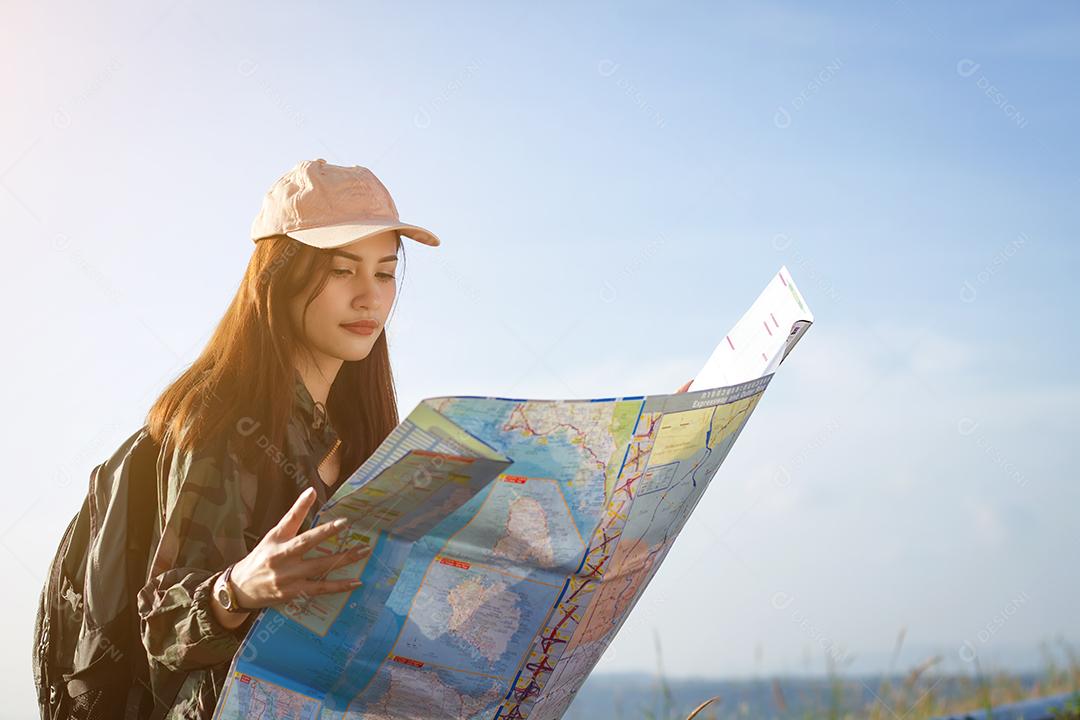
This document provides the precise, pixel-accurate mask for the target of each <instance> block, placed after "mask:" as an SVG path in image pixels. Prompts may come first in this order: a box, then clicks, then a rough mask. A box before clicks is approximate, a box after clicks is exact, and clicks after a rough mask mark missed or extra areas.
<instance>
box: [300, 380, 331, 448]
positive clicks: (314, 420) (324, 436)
mask: <svg viewBox="0 0 1080 720" xmlns="http://www.w3.org/2000/svg"><path fill="white" fill-rule="evenodd" d="M293 402H294V415H295V416H296V418H297V419H298V420H299V422H300V424H301V425H302V426H303V428H304V432H305V434H306V435H307V436H308V437H309V439H310V440H311V443H312V446H313V449H314V451H315V454H316V455H317V456H318V459H319V460H321V459H322V457H323V455H325V454H326V452H327V451H328V450H329V449H330V448H331V447H333V445H334V442H335V441H336V440H337V439H338V434H337V431H336V430H335V429H334V426H333V424H332V423H331V422H330V417H329V415H327V414H326V407H325V406H324V405H323V404H322V403H320V402H316V401H315V399H314V398H312V397H311V393H310V392H308V389H307V385H305V384H304V379H303V377H301V375H300V371H299V370H293Z"/></svg>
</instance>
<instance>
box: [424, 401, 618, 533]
mask: <svg viewBox="0 0 1080 720" xmlns="http://www.w3.org/2000/svg"><path fill="white" fill-rule="evenodd" d="M521 405H522V404H521V403H520V402H516V401H509V400H492V399H454V400H453V401H451V402H449V403H446V404H445V405H443V406H441V407H440V410H439V411H440V412H441V413H442V414H443V415H445V416H446V417H447V418H449V419H450V420H452V421H453V422H455V423H457V424H458V425H459V426H461V427H462V428H463V429H465V430H466V431H468V432H470V433H472V434H473V435H475V436H476V437H478V438H480V439H481V440H483V441H484V442H486V443H487V444H488V445H490V446H492V447H493V448H495V449H496V450H498V451H499V452H501V453H503V454H504V455H506V456H507V457H509V458H511V459H512V460H513V461H514V464H513V465H511V466H510V467H509V468H507V469H506V470H505V472H506V473H507V474H511V475H524V476H526V477H538V478H551V479H554V480H556V481H558V482H559V483H560V485H561V486H562V490H563V492H564V494H565V495H566V497H567V501H568V503H569V508H570V513H571V515H572V517H573V518H574V523H575V524H576V525H577V530H578V534H579V535H581V536H582V537H585V538H588V537H589V536H590V535H591V534H592V532H593V530H594V529H595V527H596V525H597V523H598V522H599V519H600V514H601V512H602V510H603V504H604V499H605V498H604V487H605V482H604V479H605V474H606V469H607V463H608V462H609V461H611V458H609V457H606V456H605V457H600V458H596V457H593V456H592V455H591V454H590V451H589V449H588V448H585V447H584V446H583V445H582V444H580V442H576V441H577V440H580V438H579V437H578V433H576V432H574V430H573V427H572V426H571V425H570V424H569V423H567V424H566V425H564V426H561V429H560V430H558V431H554V432H550V433H548V434H546V435H545V440H546V442H543V443H540V442H537V438H536V436H535V435H533V434H530V433H525V432H522V431H521V430H520V429H516V428H515V429H511V430H507V429H506V426H507V425H508V424H510V423H511V420H512V414H513V413H514V411H515V410H517V409H518V408H519V407H521ZM532 407H535V408H540V407H544V408H546V409H549V410H552V411H554V412H558V411H559V408H560V407H562V408H563V409H565V411H566V412H568V413H569V412H570V410H571V407H570V406H569V405H565V406H559V405H557V404H555V403H552V404H550V405H547V404H545V403H542V402H535V403H532ZM576 407H577V411H578V412H579V413H580V412H581V406H580V405H578V406H576ZM587 407H588V408H589V409H590V410H591V411H592V412H595V413H596V417H597V418H605V419H606V422H605V425H604V427H603V430H604V432H605V433H606V432H608V431H610V416H611V412H612V411H613V409H614V407H615V406H614V403H595V404H592V405H588V406H587ZM567 419H569V416H567ZM609 449H611V448H609ZM615 449H617V450H619V451H620V452H619V453H618V457H619V458H621V457H622V452H621V451H622V448H621V447H620V448H615ZM582 467H592V468H594V471H593V473H592V474H591V475H588V476H586V477H585V478H581V477H579V472H580V469H581V468H582Z"/></svg>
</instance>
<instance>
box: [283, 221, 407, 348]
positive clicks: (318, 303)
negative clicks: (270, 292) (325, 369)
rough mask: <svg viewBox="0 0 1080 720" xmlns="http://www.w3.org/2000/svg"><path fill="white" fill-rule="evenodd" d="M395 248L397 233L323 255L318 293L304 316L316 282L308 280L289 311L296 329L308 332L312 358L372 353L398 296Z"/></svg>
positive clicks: (357, 242) (382, 234)
mask: <svg viewBox="0 0 1080 720" xmlns="http://www.w3.org/2000/svg"><path fill="white" fill-rule="evenodd" d="M397 247H398V239H397V233H396V232H395V231H393V230H387V231H385V232H381V233H378V234H376V235H370V236H368V237H366V238H363V239H362V240H357V241H356V242H354V243H351V244H349V245H345V246H343V247H340V248H336V249H334V250H329V251H326V252H329V253H331V254H332V255H333V257H332V258H331V260H330V271H329V272H330V276H329V278H327V280H326V285H325V286H324V287H323V289H322V292H320V293H319V294H318V295H317V296H316V297H315V299H314V300H312V302H311V304H310V305H308V307H307V311H306V313H305V311H304V303H305V302H306V301H307V298H308V297H309V296H310V295H311V292H312V291H313V290H314V289H315V287H316V285H317V284H318V282H319V279H320V278H318V277H314V278H311V280H310V282H308V284H307V287H306V288H305V289H304V291H303V292H301V293H300V294H299V295H298V296H297V297H295V298H293V300H292V303H291V306H290V313H291V315H292V320H293V323H294V325H295V327H296V328H297V329H298V331H299V332H301V333H303V332H304V331H305V330H306V337H305V341H306V343H307V345H308V347H309V348H310V349H311V350H312V351H313V352H314V353H315V355H316V357H318V356H319V355H322V356H324V357H327V358H329V359H332V360H350V361H351V360H363V359H364V358H366V357H367V356H368V353H370V352H371V348H372V346H373V345H374V344H375V341H376V340H377V339H378V338H379V333H381V332H383V327H384V325H385V323H386V317H387V315H388V314H389V313H390V307H391V306H392V305H393V304H394V296H395V294H396V293H397V278H396V273H397ZM302 315H304V316H303V317H302ZM365 321H366V323H367V324H366V326H365ZM304 323H306V327H305V325H304ZM301 328H303V330H301Z"/></svg>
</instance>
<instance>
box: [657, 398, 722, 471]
mask: <svg viewBox="0 0 1080 720" xmlns="http://www.w3.org/2000/svg"><path fill="white" fill-rule="evenodd" d="M712 414H713V408H711V407H709V408H700V409H698V410H684V411H682V412H672V413H667V414H666V415H664V419H663V420H661V421H660V430H658V431H657V433H656V441H655V443H654V444H653V449H652V453H651V454H650V455H649V465H650V466H651V467H656V466H657V465H667V464H668V463H670V462H677V461H679V460H686V459H688V458H689V457H690V456H692V455H693V454H694V453H695V452H697V451H698V450H701V449H702V448H704V447H705V433H706V431H708V429H709V419H710V418H711V417H712Z"/></svg>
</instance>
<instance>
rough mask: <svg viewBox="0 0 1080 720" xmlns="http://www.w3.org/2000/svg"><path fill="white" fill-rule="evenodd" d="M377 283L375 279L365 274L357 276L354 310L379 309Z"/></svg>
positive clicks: (353, 302) (353, 301)
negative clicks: (362, 308)
mask: <svg viewBox="0 0 1080 720" xmlns="http://www.w3.org/2000/svg"><path fill="white" fill-rule="evenodd" d="M375 282H376V280H375V278H373V277H367V276H365V275H364V273H358V274H357V278H356V283H355V285H356V289H355V294H354V295H353V299H352V306H353V309H356V308H361V307H366V308H378V307H379V305H380V300H379V293H378V292H377V290H376V286H375Z"/></svg>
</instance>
